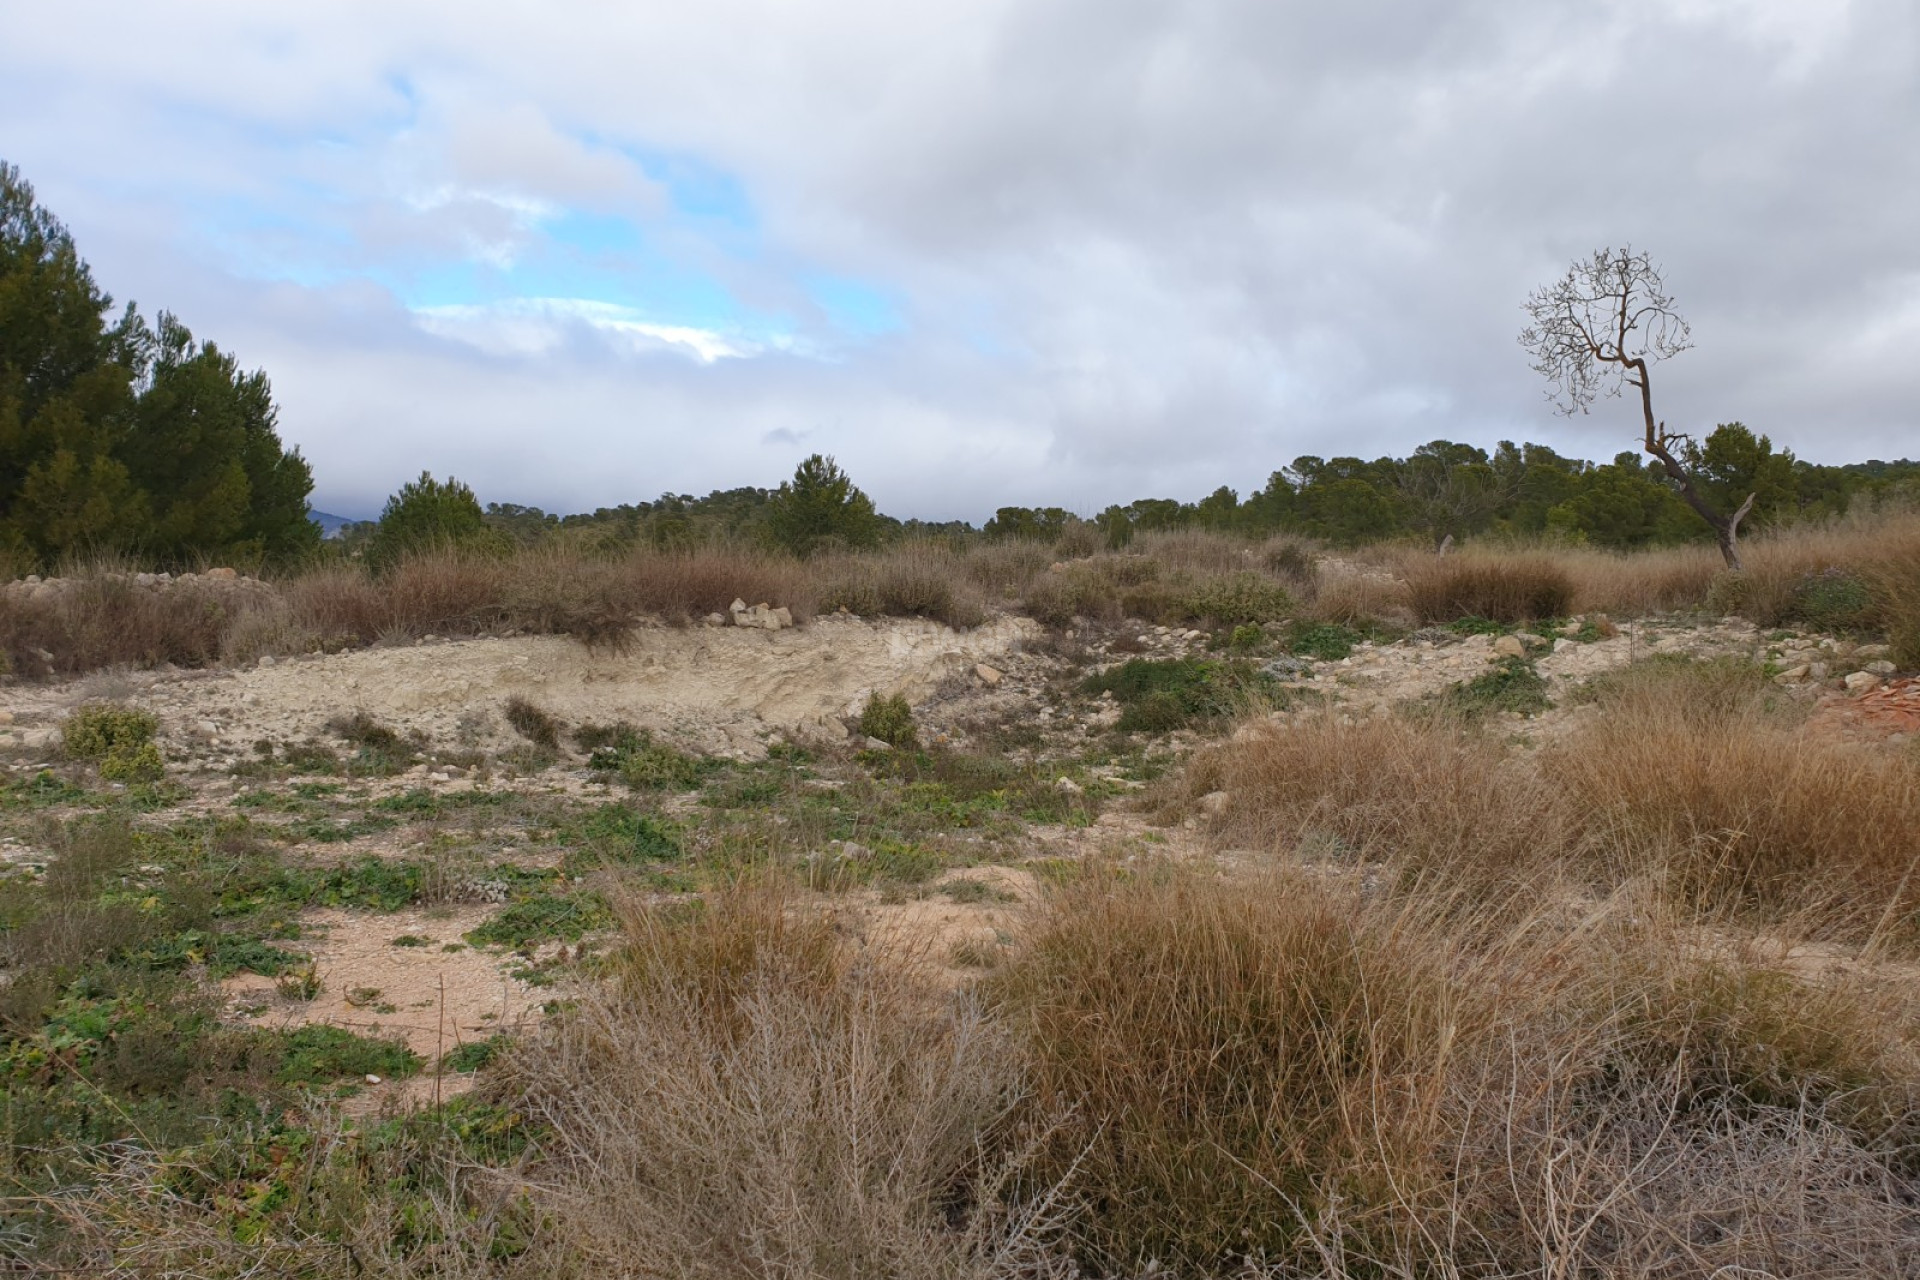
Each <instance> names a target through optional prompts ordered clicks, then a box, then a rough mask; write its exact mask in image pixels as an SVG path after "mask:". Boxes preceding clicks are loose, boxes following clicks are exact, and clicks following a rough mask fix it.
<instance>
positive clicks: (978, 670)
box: [973, 662, 1006, 689]
mask: <svg viewBox="0 0 1920 1280" xmlns="http://www.w3.org/2000/svg"><path fill="white" fill-rule="evenodd" d="M973 674H975V675H976V676H979V677H980V683H981V684H983V685H985V686H987V688H989V689H997V688H999V687H1000V681H1001V680H1003V679H1005V678H1006V677H1005V676H1004V675H1003V674H1002V673H1001V672H1000V670H999V669H998V668H996V667H990V666H988V665H987V664H986V663H984V662H981V663H977V664H976V665H975V666H974V668H973Z"/></svg>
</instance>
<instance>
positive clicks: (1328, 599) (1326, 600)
mask: <svg viewBox="0 0 1920 1280" xmlns="http://www.w3.org/2000/svg"><path fill="white" fill-rule="evenodd" d="M1308 613H1309V616H1311V617H1312V618H1313V619H1314V620H1315V621H1318V622H1334V623H1339V624H1340V625H1341V626H1346V627H1364V626H1368V625H1371V624H1375V623H1386V624H1389V625H1396V626H1397V625H1403V624H1411V623H1412V622H1413V621H1414V616H1413V607H1412V605H1411V603H1410V602H1409V598H1408V595H1407V584H1406V583H1405V582H1403V581H1401V580H1400V579H1398V578H1392V577H1387V576H1385V575H1383V574H1379V573H1353V572H1343V571H1335V572H1323V573H1322V574H1321V576H1320V578H1319V581H1318V583H1317V586H1316V589H1315V592H1314V596H1313V601H1312V604H1311V605H1310V606H1309V609H1308Z"/></svg>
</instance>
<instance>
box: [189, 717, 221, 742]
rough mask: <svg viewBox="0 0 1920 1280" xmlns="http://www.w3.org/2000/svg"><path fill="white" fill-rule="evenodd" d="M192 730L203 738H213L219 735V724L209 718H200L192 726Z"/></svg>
mask: <svg viewBox="0 0 1920 1280" xmlns="http://www.w3.org/2000/svg"><path fill="white" fill-rule="evenodd" d="M193 731H194V732H195V733H197V734H199V735H200V736H201V737H203V738H213V737H218V736H219V734H220V726H219V725H217V724H215V723H214V722H213V721H211V720H202V721H201V722H200V723H199V724H196V725H194V726H193Z"/></svg>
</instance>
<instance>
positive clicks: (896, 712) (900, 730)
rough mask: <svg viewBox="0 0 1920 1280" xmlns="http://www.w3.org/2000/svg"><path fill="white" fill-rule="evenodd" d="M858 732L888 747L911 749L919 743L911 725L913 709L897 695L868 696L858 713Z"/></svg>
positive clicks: (901, 696) (918, 738)
mask: <svg viewBox="0 0 1920 1280" xmlns="http://www.w3.org/2000/svg"><path fill="white" fill-rule="evenodd" d="M860 732H861V733H864V734H866V735H867V736H868V737H869V738H878V739H879V740H880V741H882V742H884V743H886V744H887V745H888V746H890V747H905V748H911V747H914V746H917V745H918V744H919V741H920V736H919V732H918V731H917V730H916V729H915V728H914V724H913V708H912V707H911V706H909V705H908V703H907V700H906V698H905V697H904V696H903V695H901V694H897V693H896V694H894V695H892V696H891V697H886V698H883V697H881V696H880V695H879V694H878V693H874V694H870V695H868V697H867V705H866V706H865V707H863V708H862V709H861V711H860Z"/></svg>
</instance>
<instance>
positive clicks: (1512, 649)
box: [1493, 636, 1527, 658]
mask: <svg viewBox="0 0 1920 1280" xmlns="http://www.w3.org/2000/svg"><path fill="white" fill-rule="evenodd" d="M1493 653H1494V656H1495V657H1497V658H1524V657H1526V656H1527V646H1526V645H1525V644H1524V643H1522V642H1521V639H1520V637H1519V636H1501V637H1500V638H1499V639H1498V640H1495V641H1494V642H1493Z"/></svg>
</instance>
